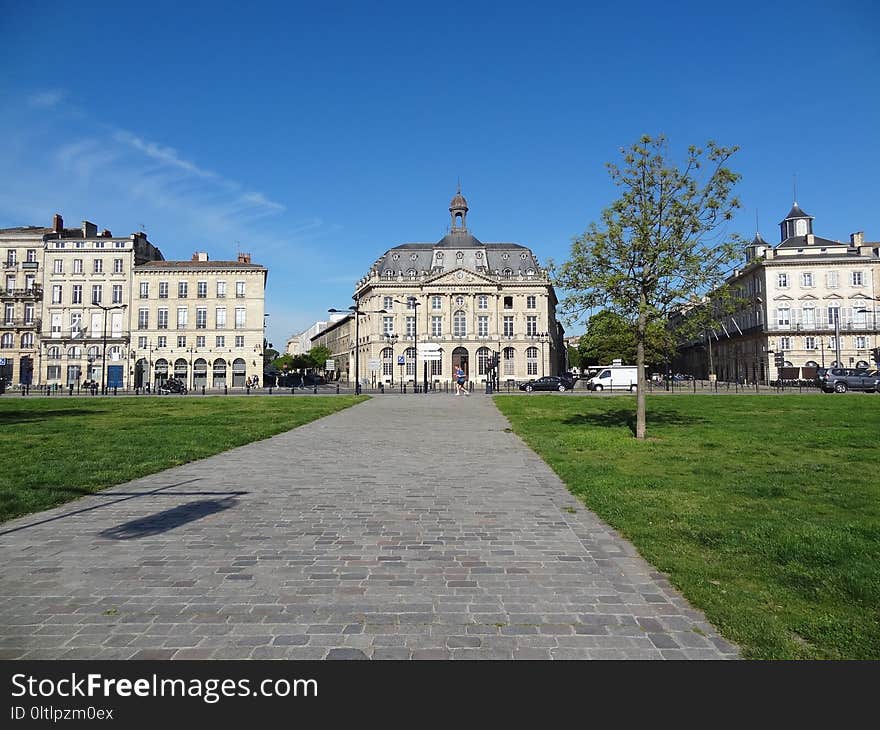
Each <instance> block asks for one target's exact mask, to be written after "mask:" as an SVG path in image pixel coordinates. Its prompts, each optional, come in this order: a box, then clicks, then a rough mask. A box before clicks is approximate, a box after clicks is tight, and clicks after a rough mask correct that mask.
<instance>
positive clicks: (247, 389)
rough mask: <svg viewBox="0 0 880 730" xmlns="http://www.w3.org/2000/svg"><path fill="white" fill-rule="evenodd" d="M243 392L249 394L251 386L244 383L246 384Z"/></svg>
mask: <svg viewBox="0 0 880 730" xmlns="http://www.w3.org/2000/svg"><path fill="white" fill-rule="evenodd" d="M244 394H245V395H250V394H251V386H249V385H246V386H245V393H244Z"/></svg>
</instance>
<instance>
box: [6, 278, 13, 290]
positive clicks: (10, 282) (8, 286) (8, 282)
mask: <svg viewBox="0 0 880 730" xmlns="http://www.w3.org/2000/svg"><path fill="white" fill-rule="evenodd" d="M14 290H15V277H14V276H7V277H6V291H14Z"/></svg>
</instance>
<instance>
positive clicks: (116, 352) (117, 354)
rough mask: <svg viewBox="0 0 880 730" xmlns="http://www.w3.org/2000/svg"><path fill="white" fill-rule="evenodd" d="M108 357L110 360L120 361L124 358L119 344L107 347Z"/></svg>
mask: <svg viewBox="0 0 880 730" xmlns="http://www.w3.org/2000/svg"><path fill="white" fill-rule="evenodd" d="M107 359H108V360H109V361H110V362H119V361H120V360H121V359H122V348H121V347H119V345H114V346H113V347H108V348H107Z"/></svg>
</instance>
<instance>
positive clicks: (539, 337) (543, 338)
mask: <svg viewBox="0 0 880 730" xmlns="http://www.w3.org/2000/svg"><path fill="white" fill-rule="evenodd" d="M529 337H531V339H532V341H538V342H540V343H541V377H542V378H543V377H544V343H545V342H550V333H549V332H537V333H535V334H533V335H529Z"/></svg>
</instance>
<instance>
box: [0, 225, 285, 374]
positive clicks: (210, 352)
mask: <svg viewBox="0 0 880 730" xmlns="http://www.w3.org/2000/svg"><path fill="white" fill-rule="evenodd" d="M0 261H2V262H3V263H4V280H3V282H2V283H3V285H4V288H3V289H2V290H0V304H2V306H3V318H2V320H0V377H3V378H4V379H5V381H6V382H8V383H18V384H21V385H49V386H57V387H70V386H73V387H74V388H77V389H79V387H80V386H82V385H83V384H84V383H87V382H94V383H97V385H98V386H100V387H103V386H104V385H106V386H107V387H108V388H113V387H117V388H133V387H143V386H145V385H146V384H148V383H149V384H156V383H158V382H161V380H163V379H164V378H166V377H168V376H170V375H174V374H178V375H181V376H185V378H182V379H184V380H185V382H186V383H187V386H188V387H193V386H198V385H202V384H207V385H208V387H211V386H216V387H220V386H222V385H229V386H237V385H239V384H240V385H242V386H243V385H244V383H245V380H246V378H247V377H248V376H253V375H258V376H262V357H263V342H264V340H263V315H264V297H265V283H266V276H267V273H268V272H267V270H266V269H265V267H263V266H259V265H257V264H252V263H251V261H250V255H249V254H241V255H240V256H239V260H238V261H214V262H209V261H208V256H207V254H197V255H196V256H194V257H193V260H192V261H165V260H164V258H163V256H162V252H161V251H160V250H159V249H158V248H156V246H154V245H153V244H152V243H150V242H149V241H148V240H147V237H146V235H145V234H144V233H133V234H131V235H129V236H125V237H118V236H113V235H112V234H111V232H110V231H108V230H103V231H101V232H100V233H99V232H98V229H97V226H95V224H93V223H91V222H89V221H83V223H82V227H81V228H65V227H64V222H63V220H62V218H61V216H60V215H57V214H56V215H55V218H54V220H53V224H52V227H51V228H39V227H35V226H29V227H22V228H8V229H2V230H0ZM169 300H170V301H169ZM192 300H195V301H192ZM209 327H210V334H209V333H208V328H209ZM168 329H171V330H173V331H172V332H171V333H170V334H169V333H168V331H167V330H168ZM184 363H185V368H184ZM209 370H210V373H209Z"/></svg>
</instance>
